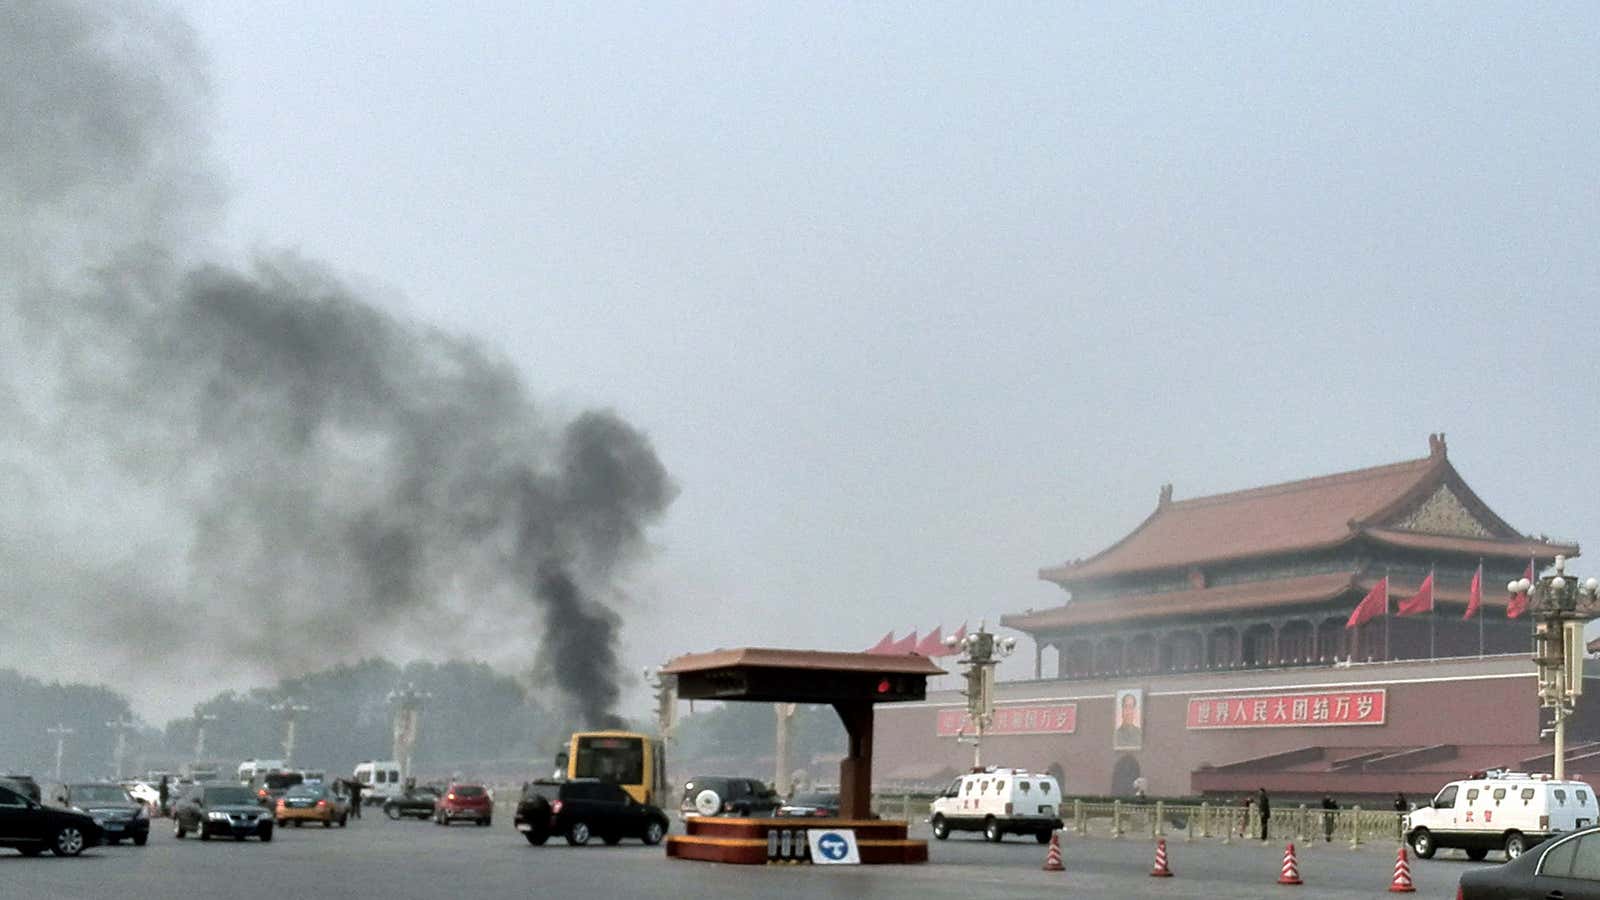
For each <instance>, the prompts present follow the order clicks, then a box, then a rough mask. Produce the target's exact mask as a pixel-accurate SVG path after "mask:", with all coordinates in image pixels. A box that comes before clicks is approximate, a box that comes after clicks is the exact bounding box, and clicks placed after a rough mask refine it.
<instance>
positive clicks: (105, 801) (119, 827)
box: [62, 782, 150, 847]
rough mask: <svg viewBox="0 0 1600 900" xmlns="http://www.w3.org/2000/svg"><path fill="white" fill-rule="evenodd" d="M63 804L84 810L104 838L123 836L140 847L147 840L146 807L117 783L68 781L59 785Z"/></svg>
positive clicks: (112, 841)
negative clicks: (68, 782)
mask: <svg viewBox="0 0 1600 900" xmlns="http://www.w3.org/2000/svg"><path fill="white" fill-rule="evenodd" d="M62 793H63V794H64V795H65V796H63V798H62V801H63V805H65V806H68V807H70V808H72V809H75V810H77V811H78V812H82V813H88V814H89V816H90V817H92V818H93V819H94V822H95V824H96V825H99V826H100V830H101V831H102V832H104V842H105V843H107V844H115V843H117V842H118V841H121V840H122V839H123V838H127V839H128V840H131V841H133V842H134V844H136V845H138V846H140V847H143V846H144V845H145V842H147V841H149V840H150V810H148V809H146V808H145V805H144V804H143V803H140V802H139V801H138V800H135V799H134V798H133V797H132V795H130V794H129V793H128V792H127V791H126V790H124V789H123V787H122V785H120V784H111V783H109V782H105V783H90V784H69V785H65V786H64V787H63V789H62Z"/></svg>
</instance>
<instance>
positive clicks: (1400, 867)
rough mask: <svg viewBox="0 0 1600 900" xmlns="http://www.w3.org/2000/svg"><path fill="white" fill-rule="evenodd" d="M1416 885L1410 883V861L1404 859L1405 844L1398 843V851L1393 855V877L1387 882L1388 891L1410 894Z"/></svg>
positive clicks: (1415, 888) (1414, 890)
mask: <svg viewBox="0 0 1600 900" xmlns="http://www.w3.org/2000/svg"><path fill="white" fill-rule="evenodd" d="M1416 890H1417V886H1416V885H1414V884H1412V883H1411V863H1409V862H1407V861H1406V845H1405V844H1401V845H1400V852H1398V853H1396V854H1395V856H1394V878H1393V879H1392V880H1390V882H1389V893H1391V894H1410V893H1415V892H1416Z"/></svg>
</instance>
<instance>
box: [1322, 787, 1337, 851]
mask: <svg viewBox="0 0 1600 900" xmlns="http://www.w3.org/2000/svg"><path fill="white" fill-rule="evenodd" d="M1338 808H1339V804H1337V803H1335V802H1333V795H1332V794H1323V795H1322V809H1323V813H1322V839H1323V840H1324V841H1329V842H1331V841H1332V840H1333V821H1334V815H1333V813H1334V811H1335V810H1337V809H1338Z"/></svg>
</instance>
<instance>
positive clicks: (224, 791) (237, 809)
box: [172, 784, 272, 843]
mask: <svg viewBox="0 0 1600 900" xmlns="http://www.w3.org/2000/svg"><path fill="white" fill-rule="evenodd" d="M191 832H193V833H195V834H198V835H200V840H202V841H208V840H210V839H211V838H213V837H232V838H233V839H235V840H239V841H242V840H244V839H245V838H247V837H252V836H253V837H258V838H260V839H261V841H262V843H266V842H267V841H270V840H272V813H271V812H270V811H269V810H265V809H262V808H261V803H260V802H259V801H258V800H257V799H256V794H255V792H254V791H252V790H250V789H249V788H247V787H243V786H241V785H236V784H197V785H194V786H193V787H190V788H189V789H188V790H186V791H185V792H184V794H183V797H182V798H181V799H179V800H178V801H176V803H175V804H174V805H173V807H172V836H173V837H175V838H180V839H181V838H183V837H184V836H185V835H187V834H189V833H191Z"/></svg>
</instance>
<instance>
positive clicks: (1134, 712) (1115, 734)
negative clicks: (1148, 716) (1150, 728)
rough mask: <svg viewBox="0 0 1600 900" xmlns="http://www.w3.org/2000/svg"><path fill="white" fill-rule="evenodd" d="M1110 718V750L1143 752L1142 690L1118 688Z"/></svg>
mask: <svg viewBox="0 0 1600 900" xmlns="http://www.w3.org/2000/svg"><path fill="white" fill-rule="evenodd" d="M1111 716H1112V718H1111V749H1113V750H1143V749H1144V688H1119V689H1118V690H1117V692H1116V695H1115V699H1114V702H1113V703H1112V707H1111ZM1125 718H1126V719H1128V720H1129V721H1124V719H1125Z"/></svg>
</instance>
